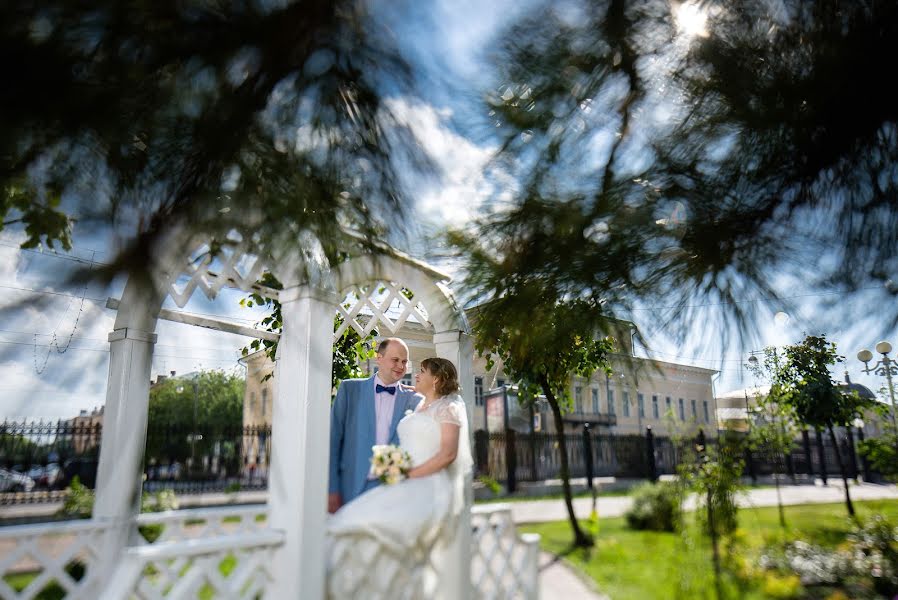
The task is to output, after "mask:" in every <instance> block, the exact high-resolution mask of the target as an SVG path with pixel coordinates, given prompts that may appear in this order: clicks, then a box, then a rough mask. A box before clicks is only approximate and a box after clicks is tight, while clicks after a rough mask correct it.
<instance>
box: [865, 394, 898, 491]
mask: <svg viewBox="0 0 898 600" xmlns="http://www.w3.org/2000/svg"><path fill="white" fill-rule="evenodd" d="M886 394H887V391H886V390H885V389H882V390H880V395H881V396H883V395H886ZM873 413H874V414H878V415H879V416H886V415H890V414H891V409H890V408H889V407H888V406H886V405H885V404H880V405H879V406H876V407H875V408H874V409H873ZM858 452H859V453H860V455H861V456H863V457H864V458H865V459H866V460H867V461H868V462H869V463H870V466H871V468H872V469H873V470H875V471H877V472H878V473H880V474H881V475H882V476H883V477H885V478H886V479H888V480H890V481H898V431H896V429H895V422H894V420H893V419H892V418H889V419H888V420H886V422H885V427H884V428H883V431H882V434H881V435H880V436H878V437H874V438H867V439H865V440H864V441H862V442H858Z"/></svg>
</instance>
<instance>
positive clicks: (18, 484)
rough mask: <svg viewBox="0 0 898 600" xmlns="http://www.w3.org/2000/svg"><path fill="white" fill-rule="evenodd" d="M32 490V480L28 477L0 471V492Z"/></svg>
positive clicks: (4, 470) (13, 472)
mask: <svg viewBox="0 0 898 600" xmlns="http://www.w3.org/2000/svg"><path fill="white" fill-rule="evenodd" d="M33 489H34V480H33V479H32V478H31V477H28V475H24V474H22V473H17V472H16V471H7V470H6V469H0V492H30V491H31V490H33Z"/></svg>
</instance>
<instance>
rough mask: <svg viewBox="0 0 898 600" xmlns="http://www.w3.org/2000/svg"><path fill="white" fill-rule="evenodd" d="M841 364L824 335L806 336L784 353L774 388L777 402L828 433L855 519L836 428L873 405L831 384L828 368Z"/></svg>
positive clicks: (774, 379) (834, 349)
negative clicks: (776, 389) (776, 391)
mask: <svg viewBox="0 0 898 600" xmlns="http://www.w3.org/2000/svg"><path fill="white" fill-rule="evenodd" d="M843 360H844V357H842V356H839V355H838V354H837V353H836V345H835V343H833V342H828V341H827V339H826V336H825V335H820V336H815V335H808V336H806V337H805V339H804V340H803V341H802V342H801V343H800V344H795V345H792V346H786V347H785V348H784V349H783V360H782V362H781V364H780V365H779V367H778V369H777V370H776V372H775V374H774V376H773V385H774V386H776V387H777V388H778V390H779V391H778V394H777V396H778V399H779V401H780V402H782V403H783V404H784V405H787V406H788V407H790V408H791V410H792V411H794V414H795V416H796V417H797V418H798V420H799V421H800V422H802V423H806V424H807V425H810V426H811V427H814V428H815V429H818V430H819V429H825V430H827V431H829V436H830V439H831V440H832V444H833V450H834V451H835V455H836V459H837V461H838V463H839V471H840V472H841V474H842V483H843V485H844V487H845V506H846V508H847V509H848V514H849V515H851V516H852V517H854V505H853V504H852V503H851V494H850V493H849V491H848V473H847V469H846V467H845V460H844V458H843V457H842V453H841V452H840V451H839V443H838V440H837V439H836V432H835V427H851V424H852V421H853V420H854V419H855V418H856V417H857V416H858V415H859V414H863V411H864V410H865V409H867V408H869V407H871V406H873V402H875V401H874V400H870V399H864V398H861V397H860V396H859V395H858V394H857V393H856V392H851V393H845V392H843V391H842V389H841V388H840V387H839V385H838V383H837V382H836V381H834V380H833V378H832V376H831V375H830V368H831V367H833V366H834V365H835V364H836V363H837V362H841V361H843Z"/></svg>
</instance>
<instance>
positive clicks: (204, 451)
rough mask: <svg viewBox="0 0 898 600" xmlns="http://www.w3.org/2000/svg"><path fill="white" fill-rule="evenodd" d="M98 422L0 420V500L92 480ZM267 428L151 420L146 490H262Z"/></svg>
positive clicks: (51, 496) (28, 497)
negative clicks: (76, 480)
mask: <svg viewBox="0 0 898 600" xmlns="http://www.w3.org/2000/svg"><path fill="white" fill-rule="evenodd" d="M101 438H102V425H101V424H99V423H93V424H78V423H72V422H71V421H68V422H66V421H58V422H55V423H54V422H45V421H38V422H34V421H29V422H12V421H6V422H3V423H2V424H0V504H12V503H23V502H35V501H54V500H56V499H58V498H59V495H58V494H56V493H53V492H55V491H57V490H61V489H64V488H66V487H68V486H69V485H70V484H71V482H72V480H73V479H74V478H75V477H76V476H77V477H78V478H79V480H80V481H81V483H82V484H84V485H85V486H87V487H89V488H93V487H94V486H95V485H96V479H97V466H98V461H99V449H100V442H101ZM270 455H271V427H270V426H250V427H243V426H236V427H217V428H205V429H202V428H200V429H194V428H193V427H191V426H183V425H164V424H153V423H151V424H150V426H149V428H148V429H147V440H146V451H145V454H144V483H143V486H144V490H145V491H148V492H155V491H159V490H163V489H172V490H175V492H176V493H178V494H192V493H201V492H213V491H232V490H238V489H240V490H246V489H265V488H266V487H267V485H268V457H269V456H270Z"/></svg>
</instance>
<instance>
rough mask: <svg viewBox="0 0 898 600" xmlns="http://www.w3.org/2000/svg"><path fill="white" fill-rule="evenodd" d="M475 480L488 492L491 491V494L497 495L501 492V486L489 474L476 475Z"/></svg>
mask: <svg viewBox="0 0 898 600" xmlns="http://www.w3.org/2000/svg"><path fill="white" fill-rule="evenodd" d="M477 481H479V482H480V483H482V484H483V485H484V486H485V487H486V488H487V489H488V490H489V491H490V492H492V493H493V496H498V495H499V494H501V493H502V486H501V485H500V484H499V482H498V481H496V480H495V479H493V478H492V477H490V476H489V475H480V476H478V477H477Z"/></svg>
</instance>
